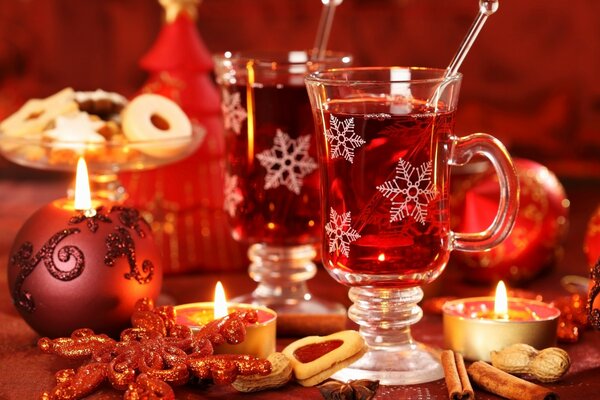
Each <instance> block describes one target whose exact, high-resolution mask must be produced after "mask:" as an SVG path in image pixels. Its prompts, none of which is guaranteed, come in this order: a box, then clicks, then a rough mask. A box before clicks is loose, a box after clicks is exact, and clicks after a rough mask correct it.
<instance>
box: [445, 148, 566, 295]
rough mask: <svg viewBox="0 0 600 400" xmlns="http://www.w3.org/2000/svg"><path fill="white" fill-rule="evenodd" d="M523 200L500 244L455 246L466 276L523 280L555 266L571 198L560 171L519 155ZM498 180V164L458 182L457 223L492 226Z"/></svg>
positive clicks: (467, 227)
mask: <svg viewBox="0 0 600 400" xmlns="http://www.w3.org/2000/svg"><path fill="white" fill-rule="evenodd" d="M514 164H515V168H516V170H517V175H518V177H519V183H520V204H519V212H518V214H517V219H516V222H515V226H514V228H513V230H512V232H511V234H510V235H509V236H508V238H507V239H506V240H505V241H504V242H502V243H501V244H500V245H498V246H497V247H495V248H493V249H491V250H489V251H483V252H473V253H471V252H455V253H453V255H452V257H453V262H454V263H456V264H458V265H459V268H460V269H462V271H463V272H464V276H465V279H466V280H468V281H472V282H477V283H495V282H497V281H498V280H500V279H502V280H505V281H508V282H510V283H511V284H513V285H515V284H520V283H523V282H526V281H529V280H531V279H532V278H534V277H536V276H537V275H538V274H539V273H540V272H542V271H543V270H544V269H545V268H547V267H550V266H551V265H552V264H553V263H554V262H555V261H556V259H557V258H558V257H559V256H560V254H561V251H562V249H561V246H560V244H561V243H562V241H563V240H564V238H565V234H566V231H567V225H568V210H569V201H568V200H567V199H566V196H565V191H564V188H563V187H562V185H561V184H560V182H559V180H558V179H557V177H556V176H555V175H554V174H553V173H552V172H551V171H549V170H548V169H547V168H546V167H544V166H543V165H540V164H538V163H536V162H534V161H530V160H526V159H515V160H514ZM498 199H499V186H498V181H497V177H496V175H495V173H494V172H493V169H491V168H490V169H488V170H486V171H485V172H483V173H481V174H477V175H471V176H468V177H466V178H465V179H462V180H460V181H459V182H458V184H457V185H454V186H453V199H452V204H451V207H452V212H453V228H454V229H455V230H457V231H464V232H477V231H482V230H484V229H485V228H487V227H488V226H489V225H490V223H491V221H492V220H493V218H494V216H495V213H496V210H497V209H498Z"/></svg>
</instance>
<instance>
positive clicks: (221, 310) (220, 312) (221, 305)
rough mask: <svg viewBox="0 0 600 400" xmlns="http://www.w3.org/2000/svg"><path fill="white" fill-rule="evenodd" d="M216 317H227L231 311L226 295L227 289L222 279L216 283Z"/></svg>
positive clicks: (214, 311)
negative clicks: (229, 310) (228, 308)
mask: <svg viewBox="0 0 600 400" xmlns="http://www.w3.org/2000/svg"><path fill="white" fill-rule="evenodd" d="M213 313H214V319H218V318H223V317H226V316H227V314H229V312H228V311H227V298H226V297H225V289H224V288H223V284H222V283H221V281H218V282H217V284H216V285H215V308H214V310H213Z"/></svg>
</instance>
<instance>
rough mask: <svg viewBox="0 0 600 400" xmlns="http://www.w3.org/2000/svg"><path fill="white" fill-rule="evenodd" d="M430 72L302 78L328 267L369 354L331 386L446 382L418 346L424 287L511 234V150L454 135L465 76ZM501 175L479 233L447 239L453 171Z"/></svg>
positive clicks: (330, 73)
mask: <svg viewBox="0 0 600 400" xmlns="http://www.w3.org/2000/svg"><path fill="white" fill-rule="evenodd" d="M444 72H445V71H444V70H439V69H431V68H402V67H382V68H380V67H374V68H341V69H331V70H326V71H319V72H315V73H313V74H311V75H309V76H308V77H307V78H306V85H307V88H308V92H309V97H310V101H311V106H312V111H313V117H314V122H315V126H316V129H317V153H318V163H319V169H320V174H321V176H320V178H321V211H322V216H323V217H322V224H321V229H322V238H323V241H322V259H323V264H324V266H325V268H327V270H328V272H329V273H330V275H332V276H333V277H334V278H335V279H336V280H337V281H338V282H340V283H342V284H344V285H347V286H350V292H349V296H350V299H351V300H352V301H353V302H354V304H353V305H352V306H351V307H350V309H349V311H348V316H349V317H350V319H352V320H353V321H355V322H356V323H357V324H358V325H359V326H360V332H361V334H362V335H363V337H364V338H365V340H366V342H367V344H368V346H369V350H368V351H367V353H366V354H365V356H363V357H362V358H361V359H360V360H359V361H357V362H356V363H354V364H353V365H351V366H350V367H349V368H346V369H344V370H342V371H340V372H339V373H338V374H337V375H335V376H334V377H336V378H338V379H342V380H348V379H379V380H380V381H381V383H382V384H416V383H422V382H427V381H432V380H436V379H439V378H441V377H442V376H443V371H442V368H441V366H440V364H439V360H438V359H437V357H436V355H435V354H434V353H435V351H434V350H432V349H429V348H428V347H427V346H425V345H423V344H420V343H416V342H415V341H413V340H412V338H411V336H410V325H411V324H414V323H416V322H417V321H418V320H419V319H420V318H421V316H422V311H421V309H420V308H419V307H418V306H417V303H418V302H419V301H420V300H421V299H422V297H423V292H422V290H421V288H420V286H421V285H423V284H426V283H429V282H431V281H433V280H434V279H436V278H437V277H438V276H439V275H440V274H441V273H442V271H443V270H444V268H445V266H446V263H447V261H448V258H449V255H450V252H451V251H452V250H465V251H469V250H471V251H479V250H484V249H488V248H491V247H493V246H495V245H497V244H498V243H500V242H501V241H502V240H504V238H505V237H506V236H507V235H508V234H509V232H510V230H511V229H512V226H513V224H514V220H515V216H516V211H517V208H518V180H517V176H516V174H515V170H514V167H513V165H512V162H511V159H510V156H509V155H508V153H507V151H506V150H505V148H504V146H503V145H502V144H501V143H500V142H499V141H498V140H497V139H495V138H493V137H492V136H489V135H487V134H473V135H469V136H465V137H457V136H455V135H454V134H453V129H454V119H455V113H456V105H457V102H458V94H459V89H460V83H461V79H462V76H461V75H460V74H456V75H454V76H452V77H450V78H444ZM476 154H478V155H483V156H485V157H487V158H488V159H489V160H490V161H491V162H492V164H493V165H494V167H495V169H496V172H497V175H498V180H499V183H500V187H501V195H500V206H499V210H498V213H497V215H496V217H495V219H494V221H493V222H492V223H491V225H490V227H489V228H488V229H486V230H485V231H483V232H477V233H461V232H453V231H451V229H450V215H449V210H448V205H449V193H450V190H449V187H450V167H451V166H454V165H463V164H465V163H467V162H468V161H469V160H470V159H471V157H472V156H474V155H476Z"/></svg>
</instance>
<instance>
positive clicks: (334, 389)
mask: <svg viewBox="0 0 600 400" xmlns="http://www.w3.org/2000/svg"><path fill="white" fill-rule="evenodd" d="M378 387H379V381H370V380H368V379H357V380H352V381H348V382H347V383H344V382H340V381H336V380H334V379H331V380H329V381H327V382H325V383H323V384H322V385H319V386H318V388H319V391H320V392H321V394H322V395H323V398H325V399H326V400H370V399H372V398H373V397H374V396H375V393H376V392H377V388H378Z"/></svg>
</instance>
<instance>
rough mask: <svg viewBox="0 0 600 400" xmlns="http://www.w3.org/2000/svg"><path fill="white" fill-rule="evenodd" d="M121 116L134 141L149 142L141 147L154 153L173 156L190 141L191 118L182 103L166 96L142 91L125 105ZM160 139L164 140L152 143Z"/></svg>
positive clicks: (145, 151)
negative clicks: (182, 107) (180, 105)
mask: <svg viewBox="0 0 600 400" xmlns="http://www.w3.org/2000/svg"><path fill="white" fill-rule="evenodd" d="M121 117H122V123H123V126H122V128H123V133H124V134H125V136H126V137H127V138H128V139H129V140H130V141H133V142H146V143H148V142H150V143H149V144H147V145H144V146H140V147H139V150H140V151H142V152H144V153H147V154H149V155H151V156H154V157H171V156H172V155H173V154H177V153H179V152H180V151H181V150H182V149H183V148H185V146H187V145H189V140H190V139H191V136H192V124H191V122H190V120H189V118H188V117H187V115H186V114H185V113H184V112H183V110H182V109H181V108H180V107H179V105H177V104H176V103H175V102H173V101H172V100H170V99H168V98H166V97H164V96H160V95H157V94H142V95H139V96H137V97H136V98H134V99H133V100H131V101H130V102H129V104H128V105H127V106H126V107H125V108H124V109H123V112H122V115H121ZM173 139H174V140H173ZM177 139H181V140H177ZM160 141H162V142H163V143H156V144H152V142H160ZM169 142H171V143H169Z"/></svg>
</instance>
